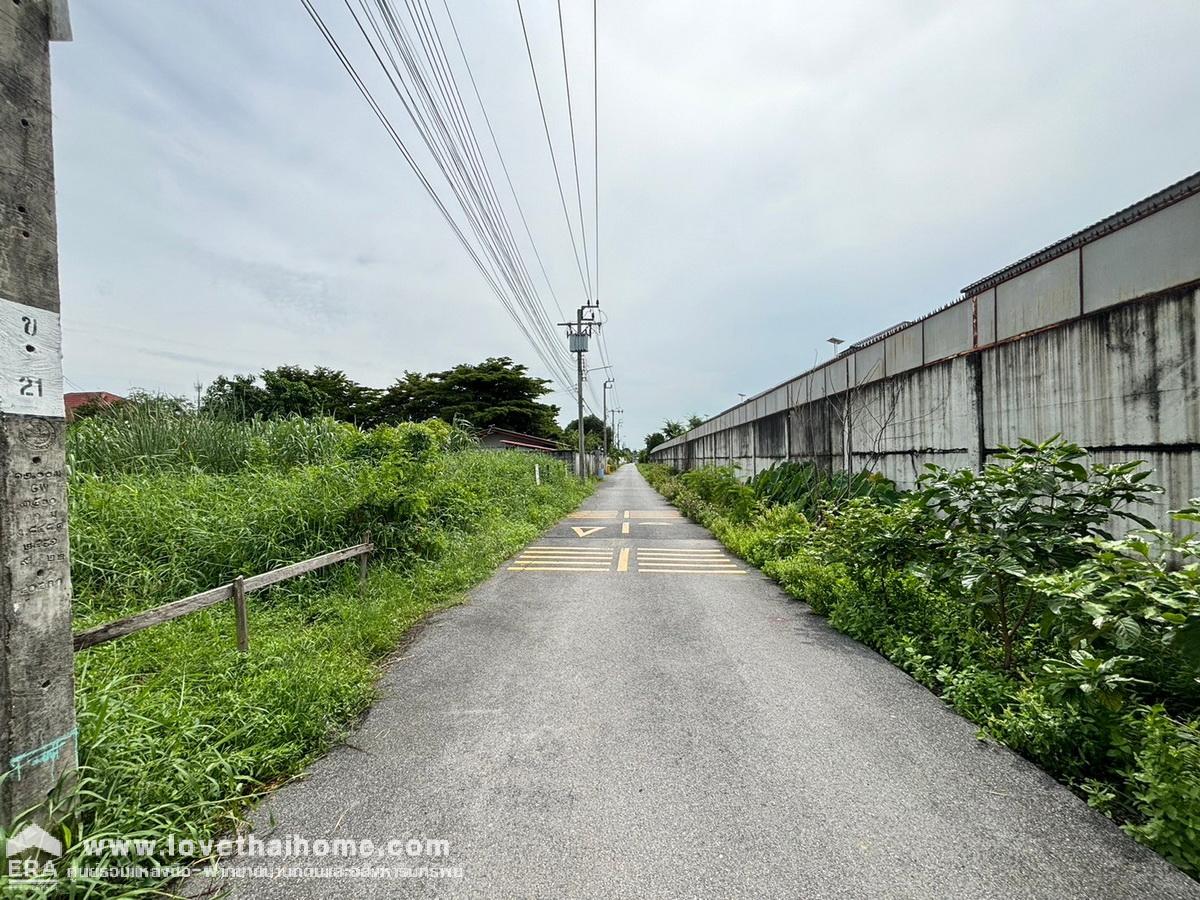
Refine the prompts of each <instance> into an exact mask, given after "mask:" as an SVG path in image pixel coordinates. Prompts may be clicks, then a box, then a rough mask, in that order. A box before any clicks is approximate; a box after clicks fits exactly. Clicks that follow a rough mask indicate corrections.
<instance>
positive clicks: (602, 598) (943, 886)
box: [192, 466, 1200, 900]
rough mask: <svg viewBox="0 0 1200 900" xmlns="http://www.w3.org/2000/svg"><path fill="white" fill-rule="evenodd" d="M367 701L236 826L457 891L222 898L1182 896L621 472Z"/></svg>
mask: <svg viewBox="0 0 1200 900" xmlns="http://www.w3.org/2000/svg"><path fill="white" fill-rule="evenodd" d="M627 512H628V513H629V515H628V517H627V516H626V513H627ZM591 529H599V530H594V531H593V530H591ZM380 695H381V696H380V700H379V702H378V703H377V704H376V705H375V706H374V707H373V708H372V710H371V712H370V714H369V715H368V716H367V718H366V719H365V721H364V722H363V724H362V727H361V728H360V729H359V730H358V731H356V732H355V733H354V734H353V735H352V737H351V738H350V740H349V741H348V742H347V743H346V744H345V745H344V746H342V747H340V748H338V749H336V750H334V751H333V752H332V753H330V754H329V755H327V756H326V757H324V758H323V759H321V760H319V761H318V762H317V763H316V764H314V765H313V767H312V770H311V775H310V776H309V777H308V778H307V779H306V780H304V781H301V782H297V783H294V784H292V785H289V786H286V787H284V788H282V789H281V790H279V791H277V792H275V794H274V795H272V796H271V798H270V799H269V800H268V801H266V802H265V803H264V804H263V805H262V806H261V807H260V809H259V810H258V811H257V812H256V814H255V816H254V823H255V827H256V829H257V830H256V836H257V837H259V838H261V839H270V838H271V837H275V838H277V839H281V840H282V839H283V838H284V837H285V836H286V835H289V834H299V835H302V836H305V837H307V838H309V839H317V838H325V839H333V838H353V839H363V838H366V839H370V840H372V841H374V842H376V843H377V844H381V843H383V842H384V841H386V840H391V839H408V838H412V837H416V838H433V839H442V840H446V841H448V842H449V847H450V850H449V855H448V857H446V858H445V859H428V858H422V857H417V858H413V859H409V858H406V857H402V858H400V859H387V858H378V857H375V858H371V859H369V860H357V861H356V860H354V859H344V858H343V859H333V858H331V857H328V856H326V857H313V856H300V855H293V856H291V857H287V858H284V857H268V858H266V859H263V860H259V861H258V862H259V863H260V864H263V865H267V866H269V867H271V868H274V867H277V866H282V867H286V866H298V867H305V866H318V867H325V866H334V865H364V866H370V867H371V868H372V870H373V871H374V872H375V873H376V874H378V873H379V872H380V871H381V870H382V867H384V866H385V865H389V864H390V865H392V866H396V865H406V866H413V867H416V866H420V865H430V866H435V867H436V866H450V867H461V872H462V875H461V877H443V878H438V879H434V878H428V877H426V878H407V879H398V878H394V877H393V878H385V877H372V878H361V877H354V878H338V879H326V878H273V879H253V880H250V879H246V880H242V879H237V880H232V881H229V882H228V883H227V886H229V887H232V888H233V890H234V896H236V897H246V898H276V897H278V898H289V900H290V898H304V897H347V898H358V897H380V898H382V897H397V896H438V897H489V898H490V897H546V898H568V897H672V898H673V897H680V898H682V897H714V898H726V897H755V898H760V897H788V898H824V897H852V898H859V897H889V898H892V897H897V898H898V897H913V898H933V897H955V898H960V897H961V898H984V897H996V898H1021V897H1031V898H1032V897H1037V898H1043V897H1078V898H1087V900H1103V898H1117V897H1128V898H1134V897H1136V898H1170V897H1200V886H1198V885H1197V884H1196V883H1195V882H1193V881H1191V880H1190V879H1188V878H1187V877H1185V876H1184V875H1182V874H1181V873H1179V872H1178V871H1177V870H1175V869H1174V868H1172V867H1171V866H1169V865H1168V864H1167V863H1165V862H1163V861H1162V860H1161V859H1160V858H1159V857H1157V856H1156V855H1154V854H1153V853H1151V852H1149V851H1147V850H1145V849H1143V848H1141V847H1139V846H1138V845H1136V844H1135V843H1134V842H1133V841H1132V840H1130V839H1128V838H1127V837H1125V835H1124V834H1122V833H1121V832H1120V831H1119V830H1118V829H1117V828H1116V827H1114V826H1113V825H1112V824H1111V823H1109V822H1108V821H1107V820H1106V819H1104V818H1103V817H1101V816H1099V815H1097V814H1095V813H1093V812H1092V811H1091V810H1089V809H1088V808H1087V806H1086V805H1085V804H1083V803H1082V802H1081V801H1079V800H1078V799H1077V798H1075V797H1074V796H1073V795H1072V794H1071V793H1070V792H1069V791H1067V790H1066V789H1064V788H1062V787H1060V786H1059V785H1057V784H1056V783H1055V782H1054V781H1053V780H1052V779H1050V778H1049V777H1047V776H1046V775H1044V774H1043V773H1041V772H1040V771H1039V770H1038V769H1036V768H1035V767H1033V766H1032V765H1030V764H1028V763H1026V762H1024V761H1023V760H1021V759H1019V758H1017V757H1016V756H1014V755H1013V754H1011V753H1009V752H1008V751H1006V750H1004V749H1002V748H999V747H997V746H994V745H992V744H989V743H985V742H981V741H979V740H977V739H976V737H975V728H974V727H973V726H972V725H971V724H969V723H968V722H966V721H964V720H963V719H961V718H959V717H957V716H956V715H954V714H953V713H951V712H949V711H948V710H947V709H946V708H945V707H944V706H943V705H942V704H941V703H940V702H939V701H938V700H937V699H936V698H935V697H933V696H932V695H931V694H930V693H928V692H927V691H926V690H925V689H924V688H922V687H920V686H919V685H917V684H916V683H915V682H913V681H912V680H911V679H910V678H908V676H906V675H905V674H904V673H903V672H901V671H899V670H898V669H896V668H894V667H893V666H892V665H890V664H889V663H888V662H886V661H885V660H883V659H882V658H880V657H879V656H877V655H875V654H874V653H872V652H871V651H869V650H867V649H866V648H864V647H862V646H861V645H859V644H857V643H855V642H854V641H852V640H849V639H848V638H846V637H844V636H842V635H839V634H837V633H835V632H834V631H832V630H831V629H830V628H829V627H828V626H827V625H826V624H825V623H824V622H823V621H822V620H821V619H819V618H817V617H815V616H814V615H812V613H810V612H809V611H808V610H807V608H806V607H805V606H804V605H803V604H800V603H797V602H795V601H791V600H789V599H787V598H786V597H785V596H784V595H783V594H782V593H781V592H780V591H779V589H778V588H777V587H775V586H774V585H773V584H772V583H770V582H769V581H767V580H765V579H764V578H762V577H761V576H760V575H759V574H758V573H756V572H753V571H751V570H747V569H746V567H745V566H743V565H742V564H741V563H740V562H737V561H734V560H732V559H730V558H729V557H728V556H727V555H726V554H725V553H724V552H723V551H722V550H721V549H720V547H719V545H718V544H717V543H716V541H714V540H713V539H712V537H711V536H710V535H709V534H708V532H707V531H705V530H704V529H702V528H700V527H698V526H696V525H693V524H691V523H688V522H686V521H684V520H681V519H678V518H676V517H674V516H673V514H672V511H671V510H670V508H669V507H668V506H667V504H666V503H665V502H664V501H663V500H662V498H660V497H659V496H658V494H656V493H655V492H654V491H653V490H652V489H651V488H650V487H649V486H648V485H647V484H646V482H645V481H644V480H643V479H642V477H641V476H640V475H639V474H638V473H637V471H636V470H635V469H634V468H633V467H631V466H629V467H625V468H624V469H622V470H621V471H620V472H619V473H617V474H616V475H615V476H613V477H612V478H610V479H609V480H608V481H607V482H605V484H604V485H603V486H602V487H601V488H600V489H599V490H598V491H597V492H596V494H595V495H594V496H593V497H592V498H591V499H590V500H589V501H588V502H587V503H586V504H585V506H584V508H583V510H581V513H577V514H575V517H572V518H568V519H566V520H564V521H563V522H561V523H560V524H559V525H557V526H556V527H554V528H553V529H552V530H551V531H550V532H549V533H548V534H547V535H545V536H544V537H543V538H542V539H541V540H539V541H536V542H535V543H534V544H533V545H532V546H531V548H529V549H527V550H526V551H525V553H523V554H522V555H521V556H519V557H517V558H516V559H514V560H512V561H510V562H509V563H507V564H506V565H505V566H503V567H501V569H500V570H499V571H498V572H497V573H496V574H495V575H494V576H493V577H492V579H491V580H489V581H488V582H487V583H486V584H483V585H481V586H480V587H479V588H478V589H477V590H476V591H474V592H473V594H472V597H471V602H470V603H469V604H467V605H464V606H461V607H458V608H455V609H453V610H449V611H447V612H445V613H442V614H439V615H438V616H436V617H435V618H434V619H433V620H432V621H431V622H430V623H429V624H428V625H427V626H426V627H425V628H424V629H423V630H422V632H421V633H420V634H419V635H418V636H417V637H416V639H415V640H414V641H413V642H412V643H411V644H410V645H409V646H408V647H407V649H406V651H405V652H404V653H403V655H402V656H401V657H400V658H399V659H398V660H397V661H396V662H395V663H394V664H393V665H392V666H391V667H390V669H389V670H388V672H387V674H386V675H385V676H384V678H383V680H382V682H381V684H380ZM236 862H237V863H238V864H246V863H247V862H249V861H248V860H246V859H242V860H238V861H236ZM393 874H395V873H394V872H393ZM192 887H193V889H194V888H195V885H193V886H192Z"/></svg>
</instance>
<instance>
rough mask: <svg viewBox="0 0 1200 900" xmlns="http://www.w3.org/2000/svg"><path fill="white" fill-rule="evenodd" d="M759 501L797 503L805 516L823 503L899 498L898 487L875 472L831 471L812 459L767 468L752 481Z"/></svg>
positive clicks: (751, 484)
mask: <svg viewBox="0 0 1200 900" xmlns="http://www.w3.org/2000/svg"><path fill="white" fill-rule="evenodd" d="M750 486H751V487H752V488H753V489H754V494H755V496H756V497H758V499H759V500H761V501H763V502H764V503H769V504H772V505H780V504H785V503H794V504H797V505H798V506H799V507H800V508H801V509H802V510H803V511H804V512H805V514H806V515H810V516H812V515H815V514H816V513H818V512H819V510H820V507H821V504H823V503H839V502H842V501H845V500H849V499H851V498H854V497H874V498H875V499H877V500H879V501H880V502H883V503H891V502H895V501H896V500H897V499H899V496H900V495H899V493H898V492H897V491H896V486H895V484H893V483H892V482H891V481H889V480H888V479H887V478H884V477H883V476H882V475H878V474H876V473H874V472H855V473H854V474H853V475H847V474H846V473H845V472H831V471H829V470H828V469H823V468H821V467H820V466H818V465H817V464H816V463H814V462H811V461H805V462H783V463H777V464H776V465H773V466H771V467H770V468H769V469H764V470H763V471H762V472H759V473H758V474H757V475H756V476H755V477H754V478H752V479H751V480H750Z"/></svg>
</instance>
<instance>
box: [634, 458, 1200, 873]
mask: <svg viewBox="0 0 1200 900" xmlns="http://www.w3.org/2000/svg"><path fill="white" fill-rule="evenodd" d="M640 468H641V471H642V473H643V474H644V475H645V477H646V478H647V480H649V481H650V483H651V484H652V485H653V486H654V487H655V488H656V489H657V490H658V491H659V492H660V493H662V494H663V496H665V497H666V498H667V499H668V500H669V501H671V502H672V503H673V504H674V505H676V506H677V507H678V508H679V509H680V510H682V511H683V512H684V513H686V514H687V515H688V516H690V517H691V518H692V519H694V520H696V521H697V522H699V523H701V524H703V525H705V526H706V527H708V528H709V529H710V530H711V531H712V532H713V534H714V535H715V536H716V537H717V538H718V539H719V540H720V541H721V542H722V543H724V544H725V546H727V547H728V548H729V549H730V550H732V551H733V552H734V553H736V554H737V555H739V556H740V557H742V558H743V559H745V560H746V561H748V562H749V563H751V564H753V565H755V566H758V567H759V568H761V569H762V570H763V571H764V572H765V573H766V574H767V575H768V576H770V577H771V578H773V579H774V580H775V581H777V582H778V583H779V584H780V585H781V586H782V587H783V589H784V590H785V591H787V593H788V594H790V595H791V596H793V597H795V598H797V599H800V600H803V601H805V602H806V603H808V604H809V606H811V608H812V609H813V611H814V612H816V613H818V614H820V615H822V616H825V617H827V618H828V620H829V623H830V624H831V625H832V626H833V627H834V628H837V629H838V630H840V631H842V632H845V633H846V634H848V635H850V636H851V637H853V638H855V639H857V640H859V641H861V642H863V643H865V644H867V645H868V646H870V647H872V648H873V649H875V650H876V651H878V652H879V653H881V654H882V655H883V656H885V657H887V658H888V659H889V660H891V661H892V662H893V663H894V664H896V665H897V666H899V667H900V668H902V669H904V670H905V671H906V672H908V673H909V674H910V675H911V676H912V677H913V678H914V679H916V680H917V681H919V682H920V683H921V684H923V685H925V686H926V687H928V688H929V689H930V690H932V691H934V692H935V693H937V694H938V695H940V696H941V697H942V698H943V700H944V701H945V702H946V703H947V704H949V705H950V706H951V707H953V708H954V709H955V710H956V711H957V712H958V713H959V714H961V715H963V716H964V717H966V718H967V719H969V720H971V721H972V722H975V723H976V724H978V725H979V726H980V730H981V734H983V735H987V736H988V737H991V738H993V739H995V740H997V741H999V742H1001V743H1003V744H1005V745H1007V746H1008V747H1010V748H1012V749H1013V750H1015V751H1016V752H1018V753H1020V754H1021V755H1023V756H1025V757H1026V758H1028V759H1030V760H1031V761H1033V762H1035V763H1036V764H1038V765H1039V766H1041V767H1042V768H1043V769H1045V770H1046V771H1047V772H1049V773H1051V774H1052V775H1054V776H1055V777H1056V778H1058V779H1059V780H1060V781H1062V782H1064V783H1065V784H1067V785H1068V786H1070V787H1071V788H1072V789H1073V790H1074V791H1075V792H1076V793H1077V794H1079V795H1080V796H1081V797H1083V798H1084V799H1086V801H1087V802H1088V804H1089V805H1090V806H1092V807H1093V808H1094V809H1096V810H1098V811H1099V812H1101V813H1103V814H1104V815H1106V816H1109V817H1110V818H1112V819H1113V820H1114V821H1115V822H1117V823H1118V824H1119V825H1120V826H1121V828H1123V829H1124V830H1125V831H1126V832H1127V833H1129V834H1130V835H1132V836H1133V837H1134V838H1135V839H1137V840H1138V841H1140V842H1141V843H1143V844H1146V845H1147V846H1149V847H1151V848H1153V849H1154V850H1156V851H1157V852H1158V853H1160V854H1161V855H1162V856H1163V857H1165V858H1166V859H1167V860H1169V861H1170V862H1172V863H1174V864H1175V865H1176V866H1178V867H1179V868H1180V869H1182V870H1183V871H1185V872H1187V873H1188V874H1190V875H1191V876H1192V877H1193V878H1198V877H1200V678H1198V676H1200V594H1198V592H1197V587H1198V579H1200V567H1198V566H1197V562H1198V561H1200V543H1197V539H1196V538H1195V537H1194V536H1191V535H1190V531H1189V530H1188V529H1187V528H1181V529H1180V530H1182V531H1185V532H1188V533H1189V536H1186V537H1179V536H1177V535H1174V534H1172V533H1170V532H1165V531H1160V530H1156V529H1154V528H1153V527H1151V523H1149V522H1146V521H1143V520H1141V519H1140V518H1139V517H1138V516H1137V510H1138V508H1139V503H1140V502H1141V501H1144V500H1145V499H1146V498H1148V497H1149V496H1150V495H1151V494H1153V493H1156V492H1157V490H1158V489H1157V488H1156V487H1155V486H1153V485H1151V484H1150V483H1149V481H1148V480H1147V471H1146V469H1145V468H1144V467H1143V466H1141V465H1140V464H1139V463H1130V464H1123V465H1112V466H1106V465H1099V464H1089V460H1088V458H1087V453H1086V452H1085V451H1084V450H1083V449H1081V448H1080V447H1078V446H1076V445H1074V444H1071V443H1068V442H1066V441H1063V440H1060V439H1053V440H1050V441H1047V442H1044V443H1041V444H1034V443H1031V442H1024V443H1022V445H1021V446H1019V447H1017V448H1014V449H1011V450H1006V451H1004V452H1002V453H1001V454H999V456H998V461H997V463H995V464H990V465H988V466H986V467H985V468H984V470H983V471H982V472H975V471H969V470H963V471H958V472H951V471H947V470H944V469H940V468H936V467H930V469H929V471H928V474H926V475H925V476H924V477H923V478H922V479H921V482H920V486H919V488H918V490H916V491H914V492H911V493H901V492H898V491H896V490H895V488H894V486H892V485H891V484H890V483H888V482H887V481H885V480H881V479H879V478H878V477H875V476H869V475H862V476H856V477H854V478H847V477H845V476H844V475H842V474H840V473H833V474H830V473H826V472H822V471H819V470H817V469H816V468H814V467H813V466H812V465H810V464H798V463H786V464H783V465H780V466H777V467H775V468H773V469H770V470H767V471H765V472H763V473H760V474H759V475H758V476H757V477H756V478H754V479H752V480H751V481H750V482H749V483H745V484H743V483H741V482H739V480H738V479H737V478H736V477H735V473H734V471H733V470H732V469H730V468H709V469H699V470H695V471H691V472H685V473H683V474H677V473H674V472H672V471H671V470H670V469H668V468H667V467H665V466H661V465H644V466H641V467H640ZM1175 517H1176V519H1178V520H1179V521H1180V522H1181V523H1183V524H1184V525H1190V524H1191V523H1194V522H1196V521H1200V512H1198V511H1197V509H1195V508H1188V509H1183V510H1179V511H1177V512H1176V513H1175ZM1114 522H1116V523H1121V524H1122V529H1121V530H1122V531H1124V529H1132V530H1129V531H1127V532H1124V536H1122V537H1120V538H1118V539H1114V538H1113V536H1112V535H1110V534H1109V532H1108V529H1109V528H1111V527H1112V525H1113V523H1114Z"/></svg>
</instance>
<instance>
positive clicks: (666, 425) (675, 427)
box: [662, 419, 687, 440]
mask: <svg viewBox="0 0 1200 900" xmlns="http://www.w3.org/2000/svg"><path fill="white" fill-rule="evenodd" d="M685 431H687V429H686V428H685V427H684V426H683V423H682V422H676V421H675V420H674V419H667V420H666V421H665V422H663V427H662V433H663V434H664V435H666V438H667V440H670V439H671V438H677V437H679V436H680V435H681V434H683V433H684V432H685Z"/></svg>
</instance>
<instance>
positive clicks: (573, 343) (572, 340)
mask: <svg viewBox="0 0 1200 900" xmlns="http://www.w3.org/2000/svg"><path fill="white" fill-rule="evenodd" d="M594 308H595V307H587V306H581V307H579V309H578V310H577V311H576V313H575V321H574V322H559V323H558V324H559V325H565V326H567V340H568V342H569V347H570V350H571V352H572V353H574V354H575V371H576V373H577V374H576V380H575V386H576V401H577V409H578V413H577V418H576V419H575V424H576V426H577V428H578V431H579V468H578V469H577V470H576V471H577V473H578V475H579V477H580V478H587V471H586V470H585V467H584V459H585V455H584V454H585V450H584V435H585V433H586V431H587V429H586V428H585V427H584V423H583V354H585V353H587V349H588V338H589V337H590V336H591V333H592V329H593V328H599V327H600V323H599V322H596V321H594V320H593V319H584V318H583V311H584V310H585V309H594ZM606 368H607V367H606Z"/></svg>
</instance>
